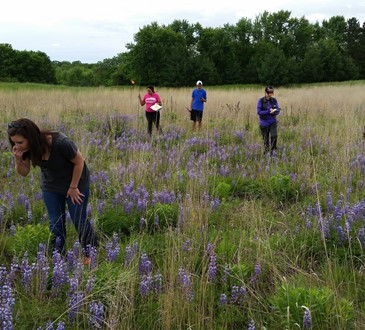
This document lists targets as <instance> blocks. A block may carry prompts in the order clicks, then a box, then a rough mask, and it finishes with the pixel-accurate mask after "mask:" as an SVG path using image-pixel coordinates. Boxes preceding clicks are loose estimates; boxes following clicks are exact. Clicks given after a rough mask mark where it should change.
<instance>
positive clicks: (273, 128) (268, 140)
mask: <svg viewBox="0 0 365 330" xmlns="http://www.w3.org/2000/svg"><path fill="white" fill-rule="evenodd" d="M260 130H261V134H262V138H263V140H264V148H265V154H266V153H267V152H269V151H270V152H271V153H272V152H273V151H274V150H276V148H277V147H276V143H277V140H278V123H277V122H276V123H272V124H271V125H269V126H260Z"/></svg>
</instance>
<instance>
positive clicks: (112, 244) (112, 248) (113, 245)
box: [106, 233, 120, 262]
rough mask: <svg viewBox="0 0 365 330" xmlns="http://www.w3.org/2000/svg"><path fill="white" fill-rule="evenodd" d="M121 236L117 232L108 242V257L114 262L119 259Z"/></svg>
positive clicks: (108, 259)
mask: <svg viewBox="0 0 365 330" xmlns="http://www.w3.org/2000/svg"><path fill="white" fill-rule="evenodd" d="M118 240H119V237H118V234H117V233H115V234H114V235H113V238H112V240H111V241H109V242H107V243H106V259H107V261H109V262H114V261H116V260H117V259H118V256H119V251H120V246H119V241H118Z"/></svg>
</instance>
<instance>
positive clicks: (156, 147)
mask: <svg viewBox="0 0 365 330" xmlns="http://www.w3.org/2000/svg"><path fill="white" fill-rule="evenodd" d="M363 86H364V85H363V82H358V83H357V84H346V83H342V84H332V85H309V86H298V87H291V88H278V89H277V90H276V92H275V97H277V99H278V101H279V104H280V106H281V108H282V112H281V114H280V117H279V147H280V148H279V150H278V153H277V155H276V156H275V157H267V156H264V155H263V150H262V141H261V136H260V132H259V128H258V118H257V114H256V103H257V100H258V98H259V97H261V96H262V94H263V88H262V89H261V88H260V89H258V88H257V87H254V86H252V87H251V86H250V87H247V86H246V87H245V88H243V86H242V87H241V86H236V87H232V88H226V87H225V88H223V87H222V88H218V87H209V86H207V87H205V88H206V90H207V93H208V102H207V103H206V108H205V110H204V111H205V112H204V118H203V129H202V130H201V131H200V132H192V131H191V123H190V120H189V119H190V118H189V114H188V112H187V111H186V109H185V107H189V105H190V98H191V89H190V88H179V89H172V88H157V92H158V93H159V94H160V96H161V97H162V103H163V110H162V112H161V124H162V126H163V131H164V134H163V135H158V134H157V132H153V135H152V138H151V139H150V138H148V135H147V123H146V119H145V118H144V108H143V107H140V106H139V103H138V99H137V95H138V93H141V94H142V93H144V92H145V90H144V88H138V87H130V88H113V89H107V88H92V89H91V88H90V89H87V88H85V89H79V88H78V89H77V88H74V89H73V88H60V87H54V88H47V89H45V88H43V87H42V86H39V88H35V87H34V86H31V87H27V86H24V85H13V88H9V85H6V88H5V87H4V86H3V87H2V85H0V110H1V112H0V113H1V114H0V118H1V121H0V122H1V123H2V124H1V125H2V126H3V129H2V130H1V132H2V140H1V141H2V142H1V144H0V147H1V150H0V151H1V157H0V162H1V177H0V180H1V183H2V184H1V186H0V187H1V188H0V252H1V257H0V265H3V268H1V269H0V285H1V288H2V291H1V292H0V304H2V305H1V306H0V307H2V306H9V301H8V300H6V299H5V298H6V297H7V296H8V295H9V294H11V296H12V297H13V298H14V299H15V300H14V305H12V306H10V307H11V308H10V310H11V313H10V314H7V317H8V316H9V315H11V316H12V320H11V322H12V324H13V325H14V328H15V329H33V328H34V329H38V328H41V329H46V327H47V322H48V325H49V324H50V323H53V327H54V328H55V329H56V328H57V326H60V327H61V326H62V324H61V325H60V322H64V324H65V326H66V328H67V329H90V328H98V327H99V328H104V329H122V328H123V329H248V328H249V327H251V328H250V329H253V328H256V329H362V328H364V326H365V302H364V298H363V297H364V294H365V281H364V267H365V258H364V247H365V222H364V220H363V216H364V214H365V207H364V206H365V202H364V192H363V184H364V173H365V172H364V169H365V165H364V163H365V155H364V152H365V150H364V140H363V135H362V132H363V126H364V123H365V120H364V119H365V118H364V116H365V115H364V113H365V103H364V97H363ZM19 117H29V118H30V119H32V120H34V121H35V122H37V123H38V124H39V126H41V127H43V128H52V129H56V130H60V131H63V132H64V133H66V134H67V135H69V136H70V137H71V138H72V139H73V140H74V141H75V142H76V143H77V145H78V146H79V148H80V149H81V151H82V153H83V155H84V156H85V158H86V161H87V163H88V164H89V167H90V169H91V172H92V187H91V188H92V195H91V201H90V206H91V208H90V219H91V221H92V222H93V225H94V227H95V230H96V231H97V233H98V235H99V237H100V240H101V244H100V246H99V248H98V249H97V251H96V255H95V257H94V264H93V265H92V266H91V267H90V268H87V267H84V266H82V263H80V262H81V260H80V259H79V258H81V256H79V255H78V254H77V252H75V253H74V252H73V254H72V255H74V259H73V262H69V261H65V262H66V263H67V262H68V264H67V265H68V266H67V267H66V266H65V265H64V266H62V265H63V264H62V257H59V258H60V259H57V256H53V259H52V251H49V250H47V249H46V250H45V251H44V252H42V248H41V250H40V248H39V244H44V245H47V243H48V240H49V232H48V229H47V218H46V215H45V214H46V212H45V207H44V205H43V203H42V201H41V199H40V196H39V189H40V188H39V180H38V170H32V175H31V176H30V177H27V178H20V177H19V176H17V175H16V174H15V173H14V169H13V162H12V157H11V154H10V152H9V147H8V143H7V136H6V123H7V122H9V121H11V120H14V119H16V118H19ZM113 237H114V238H113ZM113 239H114V240H113ZM67 247H68V249H69V250H68V251H77V242H76V233H75V230H74V229H73V227H72V225H70V224H68V238H67ZM25 251H27V253H25ZM113 253H114V254H113ZM70 255H71V254H70ZM42 256H43V257H45V258H43V257H42ZM42 258H43V259H42ZM55 260H56V261H55ZM27 263H29V265H30V266H29V267H28V268H27V267H26V265H27ZM42 263H43V264H42ZM42 265H43V267H41V266H42ZM46 266H47V267H48V268H47V267H46ZM62 267H64V277H65V278H66V280H65V282H64V283H63V284H57V285H56V282H55V279H56V278H57V276H56V270H58V269H60V268H62ZM24 269H27V270H28V272H29V274H30V275H29V280H30V281H31V282H30V284H25V283H26V280H27V278H25V277H24V274H25V273H26V272H24ZM47 269H48V271H47V272H46V273H44V272H45V270H47ZM42 276H43V277H42ZM60 278H61V277H60ZM47 279H48V281H47ZM44 280H45V281H46V282H45V283H46V284H45V286H42V285H44V284H42V283H43V282H42V281H44ZM76 280H77V285H76V284H75V283H76ZM57 283H58V282H57ZM91 284H92V285H91ZM9 292H10V293H9ZM77 297H78V298H80V299H81V300H77ZM40 306H42V308H40ZM90 306H93V307H92V308H91V307H90ZM101 306H102V307H101ZM98 308H99V309H100V308H103V312H102V313H100V314H97V312H96V311H97V310H99V309H98ZM97 315H99V316H98V317H97ZM1 317H2V316H1V315H0V320H2V319H1Z"/></svg>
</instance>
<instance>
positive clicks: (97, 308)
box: [89, 301, 104, 329]
mask: <svg viewBox="0 0 365 330" xmlns="http://www.w3.org/2000/svg"><path fill="white" fill-rule="evenodd" d="M89 311H90V318H89V324H90V326H91V327H92V329H100V328H102V326H103V320H104V305H103V304H102V303H97V302H95V301H92V302H91V303H90V305H89Z"/></svg>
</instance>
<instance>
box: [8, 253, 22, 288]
mask: <svg viewBox="0 0 365 330" xmlns="http://www.w3.org/2000/svg"><path fill="white" fill-rule="evenodd" d="M19 270H20V266H19V264H18V261H17V259H16V258H14V259H13V261H12V262H11V264H10V271H9V274H8V278H7V282H8V283H9V284H11V283H13V282H15V278H16V275H17V273H18V272H19Z"/></svg>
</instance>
